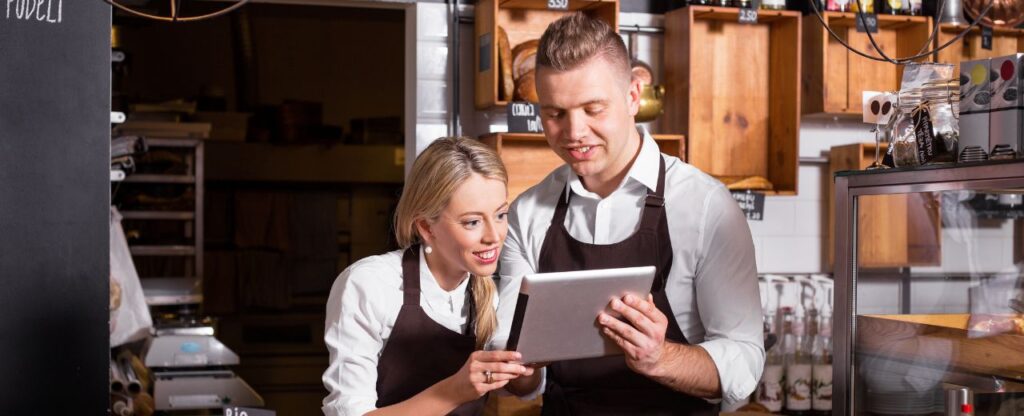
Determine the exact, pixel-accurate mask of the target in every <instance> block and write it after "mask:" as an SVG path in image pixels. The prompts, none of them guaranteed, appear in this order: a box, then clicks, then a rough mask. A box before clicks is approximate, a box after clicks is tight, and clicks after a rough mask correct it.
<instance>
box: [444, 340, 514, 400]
mask: <svg viewBox="0 0 1024 416" xmlns="http://www.w3.org/2000/svg"><path fill="white" fill-rule="evenodd" d="M520 359H522V356H521V355H520V354H519V353H518V352H515V351H476V352H474V353H472V354H470V356H469V359H467V360H466V364H464V365H463V366H462V368H461V369H459V372H458V373H455V374H454V375H452V376H451V377H448V379H447V382H448V383H447V384H448V385H449V387H450V388H451V390H450V391H451V392H452V394H454V395H455V397H457V398H458V400H459V403H465V402H468V401H472V400H476V399H478V398H480V396H483V395H484V394H486V393H487V392H489V391H491V390H496V389H500V388H502V387H505V385H506V384H508V382H509V381H510V380H514V379H516V378H519V377H521V376H530V375H532V374H533V371H534V370H533V369H532V368H530V367H527V366H524V365H522V364H519V363H518V362H517V361H519V360H520Z"/></svg>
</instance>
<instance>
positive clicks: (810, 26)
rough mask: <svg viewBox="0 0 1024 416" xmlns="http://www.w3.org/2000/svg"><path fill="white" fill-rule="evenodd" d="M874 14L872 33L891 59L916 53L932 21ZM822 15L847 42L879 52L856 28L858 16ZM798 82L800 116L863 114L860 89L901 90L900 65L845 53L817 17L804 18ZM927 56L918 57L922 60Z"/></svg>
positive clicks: (851, 14) (832, 13) (901, 70)
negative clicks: (800, 80) (801, 74)
mask: <svg viewBox="0 0 1024 416" xmlns="http://www.w3.org/2000/svg"><path fill="white" fill-rule="evenodd" d="M877 16H878V33H873V34H872V37H873V38H874V39H875V42H876V43H878V45H879V46H880V47H881V48H882V50H883V51H885V53H886V54H887V55H889V57H891V58H897V57H906V56H911V55H916V54H917V53H918V52H920V51H921V48H922V47H923V46H925V43H926V42H927V40H928V36H929V35H931V30H932V23H931V19H929V18H928V17H924V16H893V15H884V14H880V15H877ZM822 17H823V18H824V19H825V22H826V23H828V25H829V27H831V28H832V30H833V31H835V32H836V34H837V35H839V36H840V37H843V39H844V40H845V41H846V42H847V43H849V44H850V46H852V47H854V48H856V49H857V50H860V51H862V52H864V53H866V54H868V55H872V56H876V57H877V56H879V55H878V53H876V52H875V50H874V48H873V47H872V46H871V41H870V40H869V39H868V36H867V34H865V33H859V32H857V29H856V14H854V13H843V12H825V13H822ZM803 29H804V34H803V41H804V42H803V71H804V76H805V78H804V80H803V85H802V88H801V90H802V96H803V108H802V109H801V111H802V112H803V113H804V114H814V113H833V114H861V113H862V110H861V108H862V102H863V97H862V92H863V91H896V90H899V85H900V80H901V77H902V74H903V65H900V66H896V65H892V64H890V63H888V62H879V61H873V60H870V59H867V58H865V57H863V56H860V55H857V54H855V53H853V52H850V51H848V50H847V49H846V48H844V47H843V45H842V44H840V43H839V42H838V41H836V40H835V39H833V38H832V36H831V35H829V33H828V31H826V30H825V28H824V27H822V25H821V22H820V21H818V19H817V18H816V17H813V16H808V17H805V18H804V22H803ZM927 59H928V58H922V59H920V61H921V62H924V61H925V60H927Z"/></svg>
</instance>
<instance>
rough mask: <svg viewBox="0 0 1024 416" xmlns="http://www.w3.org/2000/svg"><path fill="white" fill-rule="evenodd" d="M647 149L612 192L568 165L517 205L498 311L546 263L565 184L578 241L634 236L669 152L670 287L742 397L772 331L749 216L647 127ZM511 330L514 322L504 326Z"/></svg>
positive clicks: (680, 315)
mask: <svg viewBox="0 0 1024 416" xmlns="http://www.w3.org/2000/svg"><path fill="white" fill-rule="evenodd" d="M640 133H641V134H642V137H643V142H642V145H641V148H640V154H639V155H638V156H637V159H636V161H635V162H634V163H633V165H632V167H631V168H630V170H629V172H628V175H627V176H626V178H625V179H624V180H623V182H622V184H621V185H620V186H619V188H617V189H616V190H615V191H613V192H612V193H611V194H610V195H608V197H606V198H603V199H602V198H601V197H600V196H598V195H597V194H595V193H592V192H590V191H588V190H586V189H585V188H584V187H583V183H582V182H581V181H580V179H579V177H578V176H576V175H575V174H573V172H572V170H571V169H570V168H569V166H568V165H562V166H561V167H559V168H558V169H555V170H554V171H553V172H552V173H551V174H549V175H548V176H547V177H546V178H545V179H544V180H543V181H541V182H540V183H539V184H537V185H535V186H534V187H532V188H530V189H529V190H527V191H526V192H524V193H523V194H522V195H520V196H519V197H518V198H517V199H516V201H515V202H514V203H513V204H512V208H511V212H510V213H509V232H508V238H507V239H506V241H505V248H504V250H503V251H502V254H501V270H500V273H501V284H500V285H499V286H500V288H499V292H500V298H501V299H500V301H499V308H498V316H499V322H500V323H506V322H511V316H512V314H513V313H514V311H515V302H516V299H517V295H518V292H519V286H520V283H521V280H522V276H524V275H526V274H529V273H533V272H535V271H536V270H537V267H538V261H539V259H540V250H541V246H542V245H543V243H544V238H545V235H546V233H547V231H548V226H549V225H550V224H551V218H552V217H553V216H554V212H555V206H556V204H557V201H558V200H557V198H565V197H567V196H568V194H566V193H565V188H564V186H565V183H566V181H567V180H568V181H569V188H570V190H571V192H573V193H574V194H575V195H574V196H573V198H572V199H571V201H570V203H569V209H568V212H567V213H566V217H565V224H564V225H565V227H566V229H567V230H568V231H569V234H570V235H572V237H573V238H575V239H576V240H578V241H581V242H585V243H589V244H614V243H617V242H620V241H622V240H625V239H626V238H627V237H629V236H631V235H633V233H635V232H636V231H637V229H638V228H639V226H640V214H641V212H642V208H643V206H644V198H645V196H646V195H647V190H648V189H651V190H654V189H655V188H656V187H657V180H658V169H659V163H658V157H664V159H665V168H666V172H665V210H666V217H667V221H668V229H669V233H670V236H671V242H672V268H671V270H670V271H669V273H668V281H667V288H666V291H667V293H666V295H667V297H668V300H669V304H670V305H671V307H672V312H673V313H674V314H675V320H676V322H678V324H679V328H680V329H682V331H683V335H685V336H686V339H687V341H689V342H690V343H691V344H694V345H699V346H701V347H703V348H704V349H705V350H706V351H707V352H708V354H709V355H710V356H711V359H712V360H713V361H714V363H715V366H716V367H717V368H718V375H719V378H720V380H721V387H722V398H723V399H724V401H725V402H727V403H728V402H733V401H737V400H741V399H743V398H746V397H747V396H749V395H750V394H751V393H752V392H753V391H754V389H755V388H756V387H757V383H758V380H759V379H760V378H761V371H762V370H763V368H764V358H765V354H764V338H763V337H764V335H763V333H762V331H763V330H762V323H761V300H760V295H759V293H758V285H757V269H756V265H755V262H754V245H753V241H752V239H751V237H750V229H749V227H748V226H747V221H746V217H745V216H744V215H743V213H742V212H741V211H740V209H739V206H738V205H737V204H736V202H735V201H734V200H733V198H732V196H731V195H730V194H729V191H728V190H727V189H726V188H725V186H724V185H722V183H721V182H719V181H717V180H715V179H714V178H712V177H711V176H708V175H707V174H705V173H703V172H701V171H700V170H698V169H697V168H694V167H693V166H690V165H688V164H686V163H684V162H682V161H681V160H679V159H678V158H676V157H673V156H668V155H662V154H661V152H660V150H659V149H658V145H657V143H655V142H654V139H653V138H651V137H650V135H649V134H648V133H647V132H646V131H645V130H643V129H642V128H640ZM499 332H500V333H507V332H508V327H499Z"/></svg>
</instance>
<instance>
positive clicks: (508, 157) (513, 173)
mask: <svg viewBox="0 0 1024 416" xmlns="http://www.w3.org/2000/svg"><path fill="white" fill-rule="evenodd" d="M651 136H652V137H654V140H655V141H656V142H657V143H658V147H660V148H661V152H662V153H665V154H669V155H672V156H676V157H679V158H680V159H682V160H684V161H685V160H686V157H685V155H686V138H685V137H683V136H681V135H671V134H652V135H651ZM480 140H481V141H483V142H484V143H487V144H488V145H490V146H491V147H494V148H495V149H497V150H498V154H499V155H501V160H502V162H504V163H505V169H507V170H508V176H509V177H508V200H509V201H514V200H515V199H516V197H518V196H519V194H521V193H523V192H525V191H526V190H527V189H529V188H530V187H531V186H533V185H536V184H538V183H540V181H541V180H543V179H544V178H545V177H547V176H548V174H549V173H551V171H553V170H555V168H557V167H559V166H561V165H562V164H563V163H564V162H563V161H562V159H561V158H559V157H558V155H556V154H555V152H554V151H552V150H551V148H550V147H548V142H547V139H545V138H544V135H543V134H530V133H495V134H489V135H485V136H482V137H480Z"/></svg>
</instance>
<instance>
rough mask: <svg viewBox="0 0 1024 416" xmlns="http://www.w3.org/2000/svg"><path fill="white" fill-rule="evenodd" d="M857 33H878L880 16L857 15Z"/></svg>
mask: <svg viewBox="0 0 1024 416" xmlns="http://www.w3.org/2000/svg"><path fill="white" fill-rule="evenodd" d="M854 20H856V21H857V31H858V32H860V33H865V32H871V33H878V15H876V14H874V13H857V16H856V18H855V19H854Z"/></svg>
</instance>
